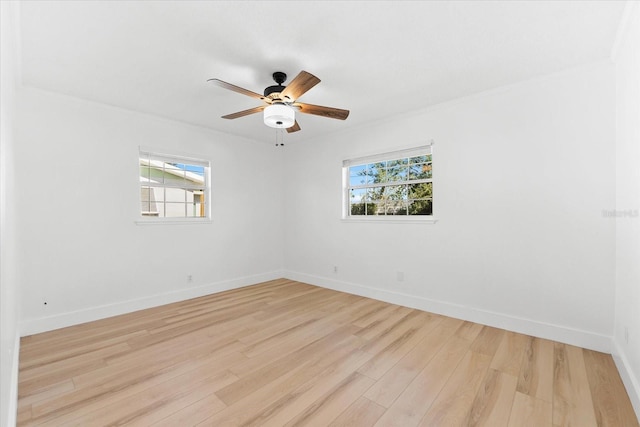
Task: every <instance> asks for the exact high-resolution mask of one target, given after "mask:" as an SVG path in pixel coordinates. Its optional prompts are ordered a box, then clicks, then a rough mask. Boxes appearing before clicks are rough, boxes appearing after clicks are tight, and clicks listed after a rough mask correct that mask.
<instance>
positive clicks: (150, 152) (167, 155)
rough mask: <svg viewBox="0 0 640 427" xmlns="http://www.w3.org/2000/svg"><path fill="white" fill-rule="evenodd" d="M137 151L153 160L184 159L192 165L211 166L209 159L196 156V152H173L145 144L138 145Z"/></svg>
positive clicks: (169, 160)
mask: <svg viewBox="0 0 640 427" xmlns="http://www.w3.org/2000/svg"><path fill="white" fill-rule="evenodd" d="M138 152H139V153H140V154H146V155H147V156H148V157H152V158H153V160H160V161H163V162H172V161H174V160H176V159H179V160H184V161H185V162H188V163H189V164H191V165H194V166H203V167H206V168H209V167H211V160H209V159H206V158H204V157H203V156H198V155H196V154H190V153H181V152H175V154H174V152H173V151H170V150H162V149H153V148H150V147H145V146H142V145H140V146H138Z"/></svg>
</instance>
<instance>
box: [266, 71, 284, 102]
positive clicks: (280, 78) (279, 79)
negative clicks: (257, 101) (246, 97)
mask: <svg viewBox="0 0 640 427" xmlns="http://www.w3.org/2000/svg"><path fill="white" fill-rule="evenodd" d="M272 76H273V80H274V81H275V82H276V83H278V84H277V85H275V86H269V87H268V88H266V89H265V90H264V96H269V95H271V94H272V93H280V92H282V91H283V90H284V88H285V87H286V86H282V83H284V82H285V80H287V75H286V74H285V73H283V72H282V71H276V72H275V73H273V74H272Z"/></svg>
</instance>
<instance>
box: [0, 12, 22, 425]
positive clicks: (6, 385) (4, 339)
mask: <svg viewBox="0 0 640 427" xmlns="http://www.w3.org/2000/svg"><path fill="white" fill-rule="evenodd" d="M16 14H17V9H16V5H15V4H14V3H9V2H0V19H1V21H0V425H3V426H11V425H13V424H14V423H15V418H16V398H17V379H18V352H19V346H20V341H19V331H18V316H19V310H18V306H19V299H20V295H19V291H18V281H17V271H16V264H15V262H16V254H15V249H16V230H15V218H16V211H15V205H14V201H15V194H16V192H15V180H14V174H15V166H14V164H13V152H14V147H15V143H14V141H15V138H14V123H15V117H16V106H15V104H16V88H17V85H18V80H17V79H18V73H19V71H18V59H17V46H18V43H17V36H16V34H17V31H16V28H15V23H16V22H17V19H16Z"/></svg>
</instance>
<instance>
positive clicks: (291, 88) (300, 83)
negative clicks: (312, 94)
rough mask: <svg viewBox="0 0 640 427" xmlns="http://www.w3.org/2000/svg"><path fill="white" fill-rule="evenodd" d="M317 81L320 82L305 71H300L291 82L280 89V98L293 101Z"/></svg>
mask: <svg viewBox="0 0 640 427" xmlns="http://www.w3.org/2000/svg"><path fill="white" fill-rule="evenodd" d="M318 83H320V79H319V78H317V77H316V76H314V75H313V74H311V73H307V72H306V71H300V74H298V75H297V76H296V77H295V78H294V79H293V80H291V83H289V84H288V85H287V87H286V88H285V89H284V90H283V91H282V93H281V96H282V98H288V100H286V99H285V101H288V102H291V101H295V100H296V99H298V98H299V97H301V96H302V95H303V94H304V93H305V92H306V91H308V90H309V89H311V88H312V87H314V86H315V85H317V84H318Z"/></svg>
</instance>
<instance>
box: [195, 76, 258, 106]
mask: <svg viewBox="0 0 640 427" xmlns="http://www.w3.org/2000/svg"><path fill="white" fill-rule="evenodd" d="M207 81H208V82H211V83H213V84H214V85H216V86H220V87H221V88H224V89H228V90H232V91H234V92H238V93H241V94H243V95H247V96H250V97H251V98H256V99H260V100H262V101H265V102H268V101H267V98H265V97H264V96H263V95H260V94H259V93H255V92H252V91H250V90H249V89H244V88H241V87H240V86H236V85H232V84H231V83H227V82H223V81H222V80H220V79H209V80H207Z"/></svg>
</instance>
